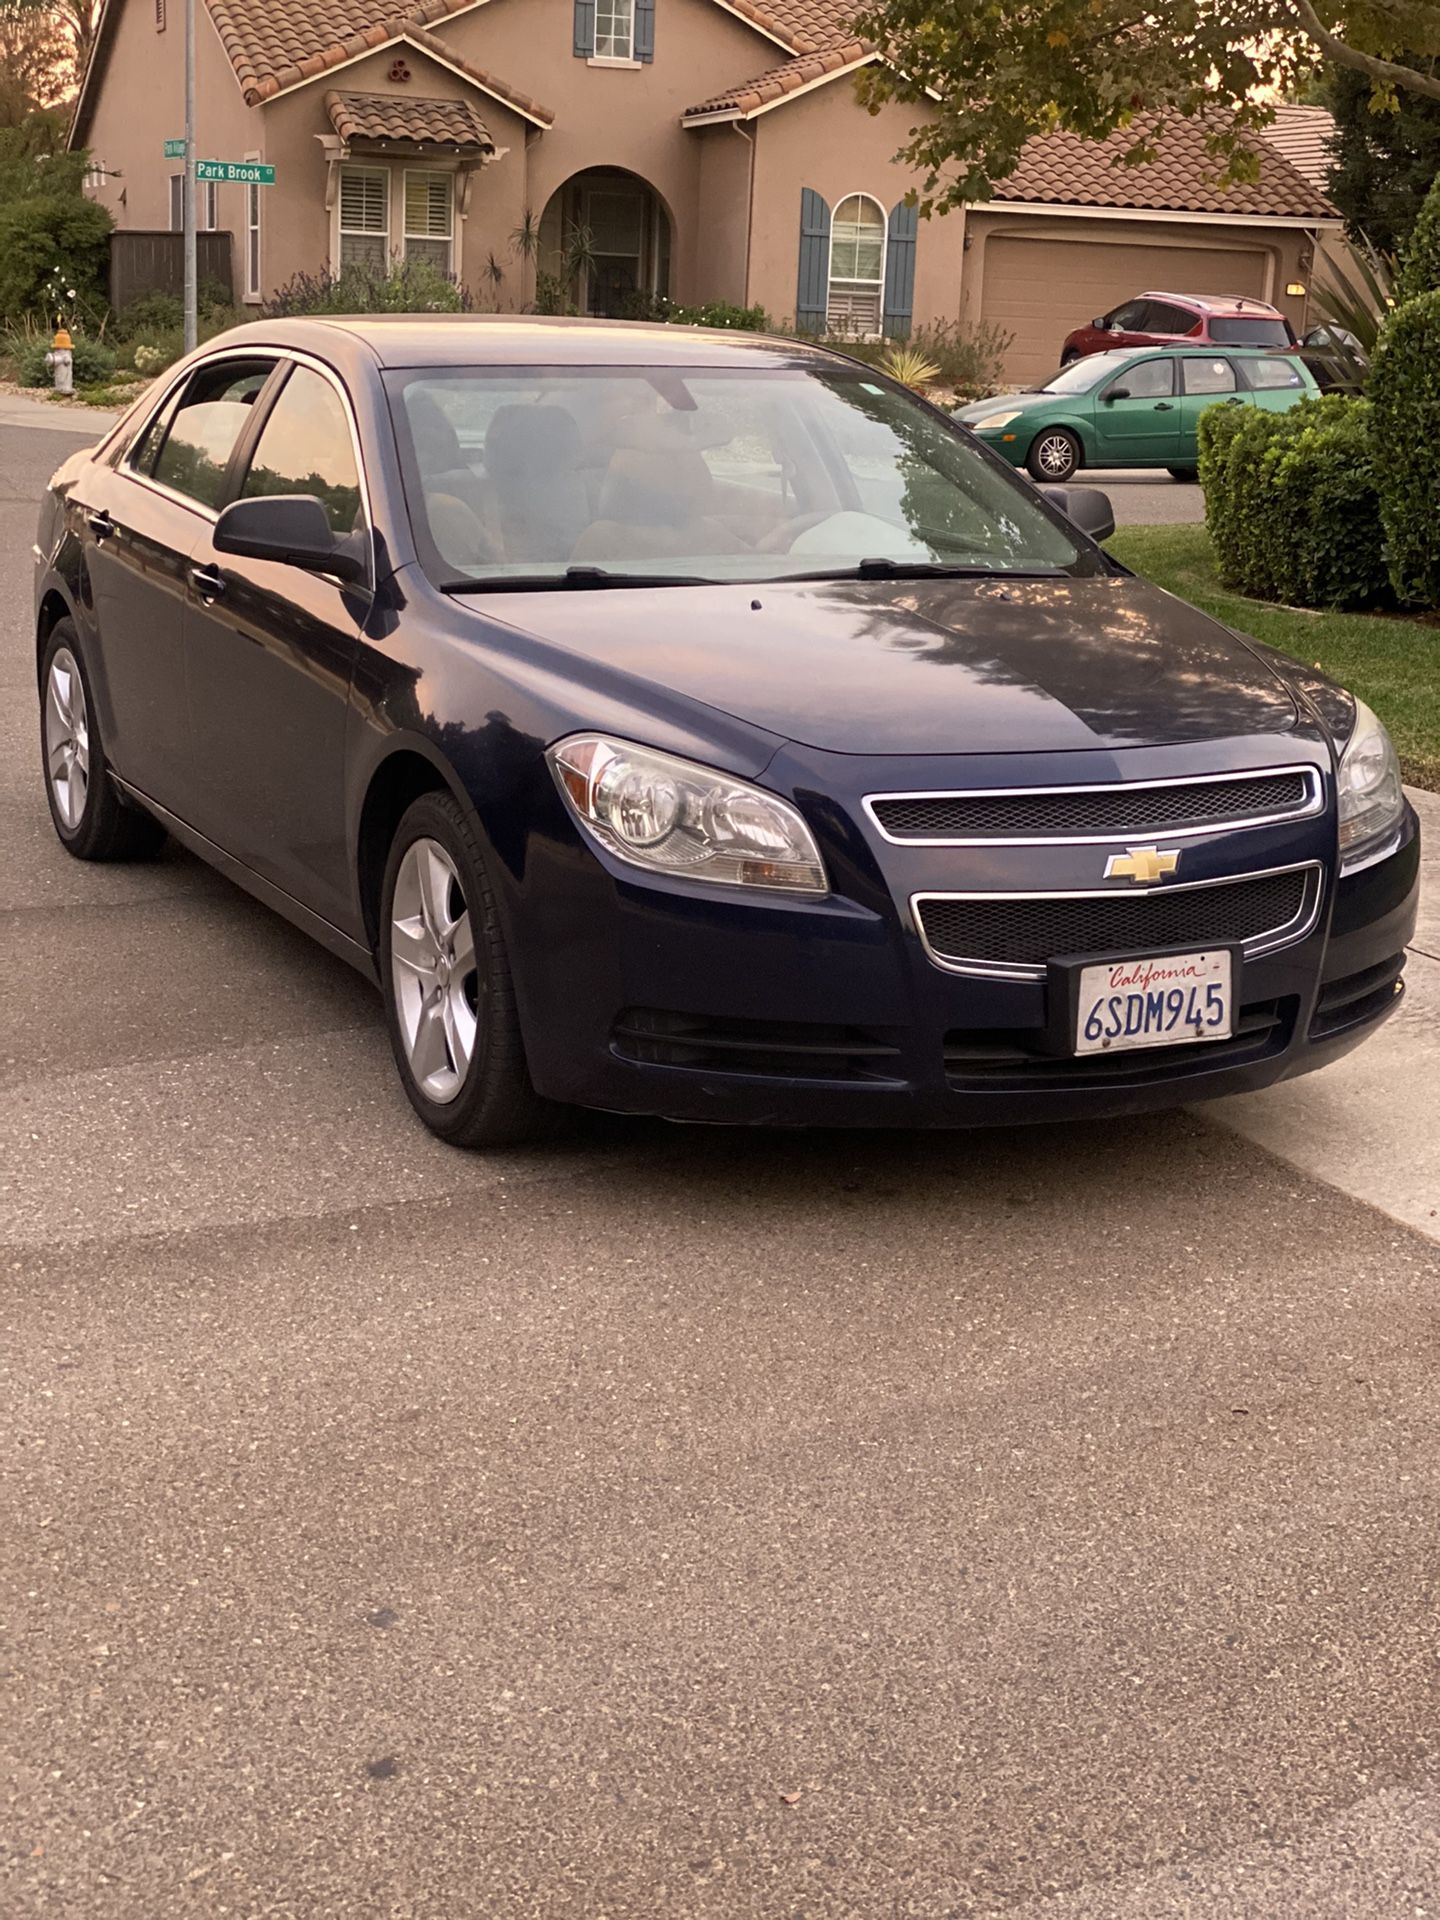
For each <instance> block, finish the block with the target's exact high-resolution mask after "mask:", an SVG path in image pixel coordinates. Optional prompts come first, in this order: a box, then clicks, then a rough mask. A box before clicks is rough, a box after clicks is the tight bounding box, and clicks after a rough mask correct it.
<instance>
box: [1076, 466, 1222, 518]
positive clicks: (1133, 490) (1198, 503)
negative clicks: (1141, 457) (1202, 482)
mask: <svg viewBox="0 0 1440 1920" xmlns="http://www.w3.org/2000/svg"><path fill="white" fill-rule="evenodd" d="M1078 484H1079V485H1081V486H1084V487H1101V488H1103V490H1104V491H1105V492H1106V493H1108V494H1109V496H1110V498H1111V501H1112V502H1113V503H1114V507H1115V524H1116V526H1117V527H1157V526H1162V525H1163V526H1178V525H1182V524H1183V525H1199V524H1200V523H1201V522H1203V520H1204V518H1205V496H1204V494H1203V493H1202V492H1201V491H1200V489H1199V487H1198V486H1197V485H1195V483H1194V482H1193V481H1184V480H1172V479H1171V478H1170V476H1169V474H1168V473H1160V474H1155V473H1147V472H1146V471H1145V470H1144V469H1143V468H1136V467H1096V468H1095V469H1094V470H1093V471H1092V470H1091V469H1090V468H1088V467H1086V468H1084V469H1082V470H1081V473H1080V475H1079V480H1078Z"/></svg>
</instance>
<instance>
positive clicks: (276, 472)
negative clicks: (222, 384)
mask: <svg viewBox="0 0 1440 1920" xmlns="http://www.w3.org/2000/svg"><path fill="white" fill-rule="evenodd" d="M265 493H309V494H313V495H314V496H315V498H316V499H317V500H318V501H319V502H320V504H321V506H322V507H324V509H325V517H326V519H327V520H328V521H329V522H330V530H331V532H332V533H334V534H336V535H338V536H339V537H341V538H343V537H344V536H345V535H346V534H347V533H353V532H354V531H355V530H356V528H357V527H358V526H359V525H360V524H361V511H360V470H359V468H358V466H357V465H356V462H355V443H354V441H353V440H352V438H351V436H350V417H349V415H348V414H347V413H346V411H345V403H344V402H343V401H342V400H341V398H340V396H339V394H338V393H337V392H336V391H335V389H334V387H332V386H331V384H330V382H329V381H328V380H327V379H326V378H325V377H324V375H323V374H319V373H316V372H315V370H314V369H313V368H312V367H296V368H295V369H294V370H293V371H292V373H291V375H290V378H289V379H288V380H287V381H286V382H285V385H284V387H283V388H282V389H281V392H280V397H279V399H278V400H277V401H276V402H275V405H274V407H273V408H272V409H271V413H270V418H269V419H268V420H267V421H266V422H265V425H264V426H263V427H262V428H261V429H260V438H259V439H258V440H257V441H256V442H255V451H254V453H253V454H252V455H251V459H250V470H249V472H248V473H247V474H246V475H245V480H244V484H243V485H242V486H241V488H240V498H241V499H242V500H248V499H250V498H252V497H253V496H254V495H256V494H265Z"/></svg>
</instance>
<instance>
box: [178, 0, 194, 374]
mask: <svg viewBox="0 0 1440 1920" xmlns="http://www.w3.org/2000/svg"><path fill="white" fill-rule="evenodd" d="M180 200H181V207H182V209H183V213H182V218H183V221H184V227H185V351H186V352H187V353H189V352H190V351H191V349H192V348H193V347H194V345H195V340H196V334H197V332H198V325H197V318H196V311H195V309H196V304H197V298H198V283H197V276H196V271H195V0H185V173H184V178H183V182H182V188H181V195H180Z"/></svg>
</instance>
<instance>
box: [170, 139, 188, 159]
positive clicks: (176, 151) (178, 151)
mask: <svg viewBox="0 0 1440 1920" xmlns="http://www.w3.org/2000/svg"><path fill="white" fill-rule="evenodd" d="M165 158H166V159H167V160H183V159H184V158H185V142H184V141H183V140H167V141H166V142H165Z"/></svg>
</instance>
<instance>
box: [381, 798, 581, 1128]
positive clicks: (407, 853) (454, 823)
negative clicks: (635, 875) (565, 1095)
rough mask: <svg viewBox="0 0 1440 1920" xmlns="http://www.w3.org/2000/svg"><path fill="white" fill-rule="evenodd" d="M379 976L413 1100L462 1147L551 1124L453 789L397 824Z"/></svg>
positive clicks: (486, 888) (473, 845)
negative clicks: (533, 1075) (534, 1078)
mask: <svg viewBox="0 0 1440 1920" xmlns="http://www.w3.org/2000/svg"><path fill="white" fill-rule="evenodd" d="M380 972H381V981H382V984H383V987H384V991H385V1009H386V1020H387V1022H388V1025H389V1029H390V1044H391V1047H392V1049H393V1051H394V1054H395V1063H396V1065H397V1066H398V1067H399V1069H400V1078H401V1080H402V1081H403V1082H404V1086H405V1091H406V1093H407V1094H408V1095H409V1096H410V1103H411V1105H412V1106H413V1107H414V1108H415V1111H416V1112H417V1113H418V1114H419V1115H420V1118H421V1119H422V1120H423V1121H424V1122H425V1124H426V1126H427V1127H429V1128H430V1130H431V1132H432V1133H436V1134H438V1135H439V1136H440V1138H441V1139H442V1140H448V1141H449V1142H450V1143H451V1144H452V1145H453V1146H457V1147H501V1146H514V1145H517V1144H519V1143H520V1142H523V1141H526V1140H533V1139H535V1138H536V1137H537V1136H539V1135H540V1134H542V1133H544V1132H546V1131H547V1130H548V1129H549V1128H550V1126H551V1125H552V1124H553V1121H554V1117H555V1113H556V1109H555V1108H553V1107H552V1106H551V1105H550V1104H549V1103H548V1102H546V1101H543V1100H541V1099H540V1097H539V1095H538V1094H537V1093H536V1092H535V1089H534V1087H533V1086H532V1085H531V1084H530V1075H529V1072H528V1070H527V1068H526V1065H525V1049H524V1045H523V1043H522V1040H521V1036H520V1021H519V1016H518V1014H517V1012H516V1006H515V988H514V981H513V978H512V975H511V972H510V960H509V955H508V954H507V952H506V948H505V938H504V934H503V933H502V931H501V927H500V921H499V917H498V915H497V913H496V910H495V899H494V893H493V890H492V888H491V886H490V881H489V877H488V875H487V873H486V870H485V859H484V855H483V854H482V852H481V850H480V847H479V846H478V844H477V842H476V840H475V836H474V833H473V832H472V830H471V827H470V824H469V822H468V820H467V819H466V817H465V814H464V812H463V811H462V810H461V808H460V807H459V805H458V804H457V803H456V801H455V800H454V799H453V798H452V797H451V796H450V795H449V794H442V793H427V794H422V795H421V797H420V798H419V799H418V800H416V801H415V802H414V804H413V805H412V806H411V807H410V808H409V809H408V811H407V812H406V814H405V816H404V818H403V819H402V820H401V822H400V825H399V828H398V829H397V831H396V834H395V838H394V840H393V842H392V843H391V847H390V857H389V859H388V860H387V862H386V866H385V880H384V886H383V889H382V895H381V916H380Z"/></svg>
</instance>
